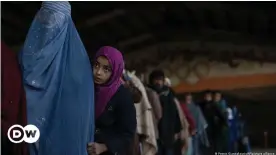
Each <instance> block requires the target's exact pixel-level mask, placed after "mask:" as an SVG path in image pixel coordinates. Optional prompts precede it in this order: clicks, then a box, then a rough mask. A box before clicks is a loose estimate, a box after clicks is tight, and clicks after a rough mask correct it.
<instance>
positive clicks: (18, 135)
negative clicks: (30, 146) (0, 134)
mask: <svg viewBox="0 0 276 155" xmlns="http://www.w3.org/2000/svg"><path fill="white" fill-rule="evenodd" d="M39 137H40V132H39V129H38V128H37V127H36V126H34V125H31V124H30V125H27V126H25V127H24V128H23V127H22V126H21V125H18V124H15V125H13V126H11V127H10V128H9V130H8V138H9V140H10V141H11V142H12V143H21V142H23V141H25V142H26V143H35V142H36V141H38V139H39Z"/></svg>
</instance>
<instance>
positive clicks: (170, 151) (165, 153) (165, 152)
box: [157, 140, 177, 155]
mask: <svg viewBox="0 0 276 155" xmlns="http://www.w3.org/2000/svg"><path fill="white" fill-rule="evenodd" d="M157 144H158V153H157V155H177V154H174V147H166V146H164V145H163V144H162V142H161V141H160V140H157Z"/></svg>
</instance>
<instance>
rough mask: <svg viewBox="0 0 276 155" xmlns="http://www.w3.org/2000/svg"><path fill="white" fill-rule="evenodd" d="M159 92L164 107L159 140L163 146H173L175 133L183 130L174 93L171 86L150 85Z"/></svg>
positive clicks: (159, 125)
mask: <svg viewBox="0 0 276 155" xmlns="http://www.w3.org/2000/svg"><path fill="white" fill-rule="evenodd" d="M149 87H150V88H152V89H153V90H155V91H156V92H157V93H158V94H159V99H160V103H161V107H162V118H161V119H160V121H159V123H158V131H159V140H160V142H161V143H162V145H163V146H165V147H167V148H170V147H173V144H174V142H175V139H174V135H175V134H176V133H179V132H180V131H181V122H180V118H179V115H178V111H177V107H176V104H175V101H174V98H175V96H174V93H173V91H171V89H170V88H169V87H166V86H163V87H162V88H157V87H154V86H149Z"/></svg>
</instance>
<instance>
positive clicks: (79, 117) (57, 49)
mask: <svg viewBox="0 0 276 155" xmlns="http://www.w3.org/2000/svg"><path fill="white" fill-rule="evenodd" d="M20 61H21V69H22V72H23V80H24V87H25V91H26V98H27V112H28V124H33V125H35V126H37V127H38V129H39V130H40V133H41V134H40V139H39V142H37V143H36V144H30V148H31V149H30V155H37V154H39V155H65V154H66V155H87V150H86V145H87V143H89V142H93V138H94V115H95V114H94V82H93V74H92V68H91V64H90V60H89V57H88V55H87V52H86V50H85V48H84V45H83V43H82V41H81V39H80V36H79V34H78V32H77V30H76V27H75V25H74V23H73V20H72V18H71V6H70V3H69V2H66V1H45V2H42V7H41V8H40V10H39V11H38V12H37V14H36V16H35V18H34V20H33V22H32V24H31V27H30V29H29V32H28V34H27V37H26V40H25V43H24V46H23V49H22V51H21V53H20Z"/></svg>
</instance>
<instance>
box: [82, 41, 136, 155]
mask: <svg viewBox="0 0 276 155" xmlns="http://www.w3.org/2000/svg"><path fill="white" fill-rule="evenodd" d="M123 69H124V60H123V56H122V54H121V52H120V51H118V50H117V49H115V48H113V47H110V46H104V47H102V48H100V49H99V51H98V52H97V54H96V56H95V59H94V62H93V74H94V83H95V89H96V91H95V97H96V102H95V115H96V121H95V127H96V129H95V142H93V143H89V144H88V146H87V151H88V154H89V155H115V154H120V155H126V151H127V148H128V147H129V144H130V143H131V142H132V141H133V138H134V135H135V131H136V124H137V122H136V111H135V107H134V104H133V103H134V101H133V99H132V95H131V93H130V92H129V90H128V89H127V88H125V87H124V86H123V85H122V81H121V76H122V74H123Z"/></svg>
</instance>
